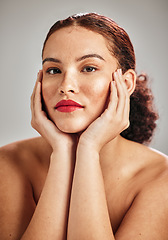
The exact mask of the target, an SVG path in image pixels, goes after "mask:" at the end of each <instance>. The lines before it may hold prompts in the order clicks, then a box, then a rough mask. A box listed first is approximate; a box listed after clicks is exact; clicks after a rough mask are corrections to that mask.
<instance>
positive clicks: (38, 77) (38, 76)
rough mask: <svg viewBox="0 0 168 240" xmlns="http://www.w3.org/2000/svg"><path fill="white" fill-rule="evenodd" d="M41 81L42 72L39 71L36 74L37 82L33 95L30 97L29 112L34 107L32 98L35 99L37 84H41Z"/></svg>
mask: <svg viewBox="0 0 168 240" xmlns="http://www.w3.org/2000/svg"><path fill="white" fill-rule="evenodd" d="M41 81H42V70H40V71H39V72H38V74H37V80H36V83H35V86H34V89H33V93H32V95H31V110H32V109H33V106H34V98H35V94H36V89H37V85H38V82H41Z"/></svg>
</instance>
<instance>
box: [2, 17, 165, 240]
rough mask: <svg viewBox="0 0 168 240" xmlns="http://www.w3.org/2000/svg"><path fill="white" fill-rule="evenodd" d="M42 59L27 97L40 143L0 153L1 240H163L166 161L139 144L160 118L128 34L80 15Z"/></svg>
mask: <svg viewBox="0 0 168 240" xmlns="http://www.w3.org/2000/svg"><path fill="white" fill-rule="evenodd" d="M42 58H43V68H42V70H40V71H39V73H38V76H37V82H36V85H35V88H34V91H33V94H32V97H31V110H32V126H33V128H35V129H36V130H37V131H38V132H39V133H40V134H41V136H42V137H39V138H34V139H29V140H24V141H21V142H17V143H13V144H10V145H8V146H5V147H3V148H1V153H0V154H1V155H0V156H1V161H0V169H1V174H0V178H1V187H0V191H1V194H0V213H1V214H0V221H1V224H0V235H1V239H2V240H4V239H5V240H6V239H15V240H16V239H21V240H27V239H29V240H31V239H36V240H37V239H40V240H42V239H50V240H52V239H54V240H57V239H59V240H61V239H68V240H69V239H70V240H71V239H73V240H75V239H78V240H79V239H80V240H81V239H89V240H92V239H95V240H99V239H101V240H102V239H107V240H108V239H117V240H122V239H124V240H126V239H129V240H131V239H133V240H135V239H145V240H146V239H148V240H150V239H152V240H153V239H157V240H159V239H161V240H163V239H167V236H168V228H167V220H168V191H167V189H168V172H167V169H168V168H167V157H166V156H164V155H163V154H161V153H159V152H156V151H155V150H152V149H150V148H148V147H147V146H145V145H143V144H141V143H147V142H149V141H150V140H151V137H152V133H153V130H154V128H155V126H156V124H155V121H156V119H157V114H156V113H155V112H154V111H153V108H152V95H151V92H150V89H148V88H147V86H146V84H147V78H146V76H145V75H140V76H139V77H137V76H136V72H135V56H134V50H133V47H132V44H131V42H130V39H129V37H128V35H127V33H126V32H125V31H124V30H123V29H122V28H121V27H119V26H118V25H117V24H116V23H115V22H113V21H112V20H111V19H109V18H106V17H104V16H100V15H98V14H95V13H90V14H83V15H81V14H80V15H74V16H72V17H69V18H67V19H65V20H63V21H58V22H57V23H55V24H54V25H53V27H52V28H51V29H50V31H49V33H48V35H47V38H46V40H45V42H44V46H43V53H42ZM136 81H137V83H136Z"/></svg>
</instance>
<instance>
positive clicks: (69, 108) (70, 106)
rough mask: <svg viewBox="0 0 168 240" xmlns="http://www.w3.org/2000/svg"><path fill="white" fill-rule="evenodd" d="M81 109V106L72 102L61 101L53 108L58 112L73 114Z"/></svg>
mask: <svg viewBox="0 0 168 240" xmlns="http://www.w3.org/2000/svg"><path fill="white" fill-rule="evenodd" d="M81 108H83V106H81V105H80V104H79V103H77V102H74V101H73V100H61V101H60V102H58V103H57V105H56V106H55V109H56V110H57V111H59V112H73V111H75V110H78V109H81Z"/></svg>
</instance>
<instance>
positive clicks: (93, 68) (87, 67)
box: [82, 66, 97, 72]
mask: <svg viewBox="0 0 168 240" xmlns="http://www.w3.org/2000/svg"><path fill="white" fill-rule="evenodd" d="M85 69H92V70H94V71H85ZM96 70H97V68H96V67H92V66H86V67H84V68H83V70H82V72H95V71H96Z"/></svg>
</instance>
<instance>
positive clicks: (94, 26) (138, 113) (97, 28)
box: [42, 13, 158, 144]
mask: <svg viewBox="0 0 168 240" xmlns="http://www.w3.org/2000/svg"><path fill="white" fill-rule="evenodd" d="M69 26H81V27H84V28H86V29H89V30H91V31H94V32H97V33H99V34H101V35H102V36H103V37H104V38H105V39H107V42H108V49H109V51H110V52H111V54H112V55H113V56H114V57H115V58H116V59H117V61H118V67H119V68H121V69H122V72H123V73H125V72H126V71H127V70H128V69H133V70H134V71H135V68H136V60H135V53H134V48H133V45H132V43H131V40H130V38H129V36H128V34H127V33H126V31H125V30H124V29H123V28H122V27H120V26H119V25H118V24H117V23H116V22H114V21H113V20H112V19H111V18H108V17H105V16H102V15H99V14H97V13H86V14H76V15H72V16H70V17H68V18H66V19H64V20H60V21H57V22H56V23H55V24H54V25H53V26H52V27H51V28H50V30H49V32H48V34H47V36H46V39H45V41H44V44H43V49H42V56H43V52H44V48H45V45H46V42H47V40H48V38H49V37H50V36H51V35H52V34H53V33H54V32H56V31H57V30H59V29H62V28H64V27H69ZM148 82H149V79H148V76H147V75H146V74H144V73H142V74H140V75H139V76H137V81H136V88H135V91H134V92H133V94H132V95H131V97H130V126H129V127H128V128H127V129H126V130H124V131H123V132H122V133H121V136H123V137H124V138H126V139H128V140H132V141H135V142H138V143H145V144H147V143H149V142H150V141H151V139H152V135H153V132H154V129H155V128H156V120H157V119H158V113H157V112H156V110H155V109H154V104H153V95H152V91H151V89H150V87H149V86H148Z"/></svg>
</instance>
